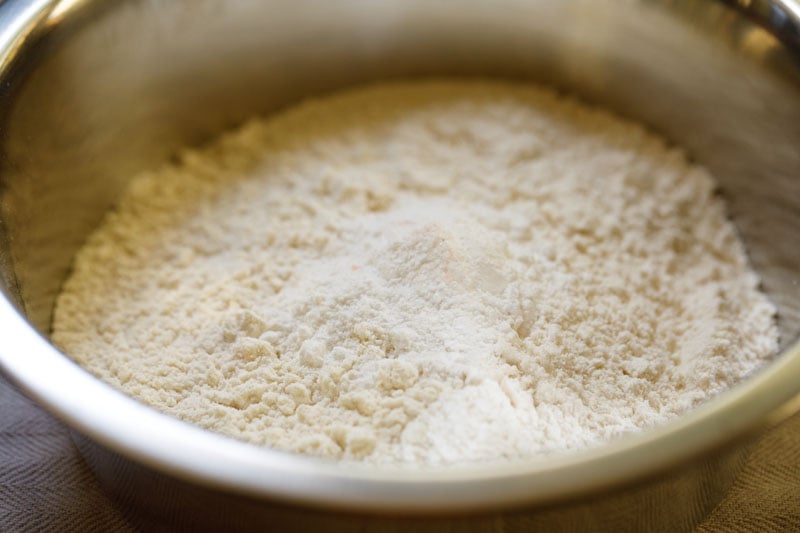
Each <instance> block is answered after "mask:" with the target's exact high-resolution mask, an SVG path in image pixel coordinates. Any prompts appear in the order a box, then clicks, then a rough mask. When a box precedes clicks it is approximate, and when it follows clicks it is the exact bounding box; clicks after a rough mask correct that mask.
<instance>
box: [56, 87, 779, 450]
mask: <svg viewBox="0 0 800 533" xmlns="http://www.w3.org/2000/svg"><path fill="white" fill-rule="evenodd" d="M774 314H775V309H774V307H773V306H772V305H771V304H770V303H769V302H768V301H767V299H766V298H765V296H763V295H762V294H761V293H760V292H759V291H758V279H757V277H756V275H755V274H753V273H752V272H751V270H750V269H749V266H748V262H747V258H746V255H745V252H744V250H743V247H742V245H741V243H740V242H739V240H738V239H737V236H736V234H735V231H734V229H733V227H732V225H731V223H730V222H728V221H727V220H726V218H725V212H724V207H723V204H722V202H721V201H720V200H719V199H718V198H717V197H715V194H714V183H713V181H712V179H711V178H710V177H709V175H708V174H707V173H706V171H705V170H703V169H702V168H700V167H698V166H695V165H693V164H691V163H689V162H687V160H686V157H685V155H684V154H683V153H682V152H681V151H679V150H677V149H674V148H670V147H668V146H666V144H665V143H664V141H662V140H661V139H659V138H657V137H655V136H653V135H651V134H649V133H647V132H646V131H645V130H644V129H643V128H642V127H640V126H637V125H635V124H631V123H629V122H626V121H623V120H621V119H619V118H616V117H614V116H612V115H611V114H609V113H607V112H604V111H601V110H597V109H593V108H589V107H586V106H584V105H582V104H579V103H577V102H575V101H572V100H570V99H567V98H562V97H559V96H557V95H556V94H555V93H553V92H550V91H547V90H544V89H539V88H535V87H530V86H518V85H512V84H505V83H492V82H480V83H479V82H455V81H454V82H413V83H396V84H388V85H380V86H373V87H369V88H365V89H360V90H354V91H351V92H345V93H341V94H338V95H335V96H332V97H328V98H325V99H321V100H317V101H311V102H308V103H304V104H302V105H300V106H298V107H296V108H294V109H291V110H289V111H286V112H284V113H282V114H279V115H277V116H275V117H272V118H269V119H266V120H255V121H253V122H251V123H249V124H247V125H246V126H245V127H243V128H241V129H240V130H239V131H236V132H234V133H231V134H229V135H227V136H225V137H223V138H222V139H220V140H219V141H217V142H216V143H214V144H213V145H211V146H208V147H207V148H204V149H202V150H197V151H187V152H186V153H184V154H183V155H182V157H181V158H180V162H178V163H175V164H172V165H169V166H166V167H164V168H161V169H159V170H157V171H155V172H152V173H149V174H145V175H142V176H140V177H138V178H137V179H135V180H134V181H133V182H132V184H131V187H130V189H129V191H128V192H127V194H126V195H125V196H124V198H123V199H122V201H121V203H120V205H119V207H118V209H117V210H115V211H114V212H112V213H110V214H109V215H108V217H107V218H106V220H105V222H104V224H103V225H102V226H101V227H100V228H99V229H98V230H97V231H96V232H95V233H94V235H92V237H91V238H90V239H89V241H88V243H87V244H86V246H85V247H84V248H83V249H82V250H81V252H80V253H79V254H78V256H77V259H76V262H75V265H74V272H73V274H72V276H71V277H70V279H69V280H68V281H67V282H66V285H65V286H64V290H63V293H62V294H61V296H60V298H59V299H58V304H57V308H56V314H55V322H54V332H53V339H54V341H55V342H56V343H57V345H58V346H60V347H61V348H62V349H63V350H64V351H65V352H66V353H68V354H70V355H71V356H72V357H73V358H74V359H75V360H76V361H78V362H79V363H80V364H82V365H84V366H85V367H87V368H88V369H89V370H90V371H92V372H93V373H95V374H96V375H98V376H99V377H101V378H102V379H104V380H106V381H108V382H110V383H111V384H113V385H115V386H116V387H119V388H120V389H122V390H124V391H126V392H127V393H129V394H131V395H133V396H134V397H136V398H138V399H140V400H142V401H144V402H146V403H147V404H150V405H151V406H153V407H156V408H157V409H159V410H162V411H164V412H166V413H169V414H172V415H174V416H177V417H179V418H182V419H184V420H187V421H190V422H193V423H195V424H198V425H200V426H203V427H205V428H208V429H211V430H214V431H218V432H221V433H224V434H226V435H230V436H232V437H235V438H239V439H244V440H247V441H251V442H254V443H257V444H262V445H267V446H271V447H274V448H278V449H281V450H288V451H293V452H298V453H304V454H312V455H318V456H326V457H330V458H336V459H339V460H344V461H359V462H368V463H381V464H416V465H441V464H454V463H467V462H475V461H497V460H504V459H506V460H507V459H513V458H519V457H529V456H534V455H538V454H544V453H550V452H557V451H567V450H575V449H580V448H585V447H588V446H593V445H597V444H599V443H602V442H604V441H606V440H608V439H610V438H612V437H614V436H617V435H620V434H622V433H626V432H631V431H636V430H640V429H642V428H645V427H649V426H652V425H654V424H659V423H662V422H664V421H667V420H669V419H671V418H673V417H675V416H676V415H678V414H680V413H682V412H684V411H686V410H687V409H689V408H691V407H692V406H694V405H696V404H697V403H698V402H701V401H702V400H704V399H706V398H708V397H709V396H711V395H713V394H715V393H717V392H719V391H721V390H723V389H724V388H726V387H728V386H730V385H731V384H732V383H734V382H735V381H737V380H739V379H740V378H742V377H743V376H745V375H746V374H748V373H749V372H751V371H752V370H753V369H754V368H755V367H757V366H758V365H759V364H760V363H761V362H763V361H764V360H766V359H767V358H769V356H771V355H772V354H773V353H774V352H775V350H776V348H777V330H776V327H775V324H774Z"/></svg>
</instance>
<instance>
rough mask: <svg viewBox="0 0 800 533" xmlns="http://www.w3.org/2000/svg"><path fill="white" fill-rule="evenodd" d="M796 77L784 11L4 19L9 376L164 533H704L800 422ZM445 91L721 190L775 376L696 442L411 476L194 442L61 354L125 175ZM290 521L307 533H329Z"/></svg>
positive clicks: (719, 405)
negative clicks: (274, 530)
mask: <svg viewBox="0 0 800 533" xmlns="http://www.w3.org/2000/svg"><path fill="white" fill-rule="evenodd" d="M799 51H800V8H798V6H797V4H795V3H792V2H789V0H772V1H766V0H739V1H738V2H737V1H733V0H731V1H728V2H720V1H709V0H672V1H668V0H663V1H656V0H650V1H647V0H629V1H625V2H622V1H611V0H608V1H598V0H595V1H582V0H562V1H555V0H528V1H523V0H519V1H512V0H505V1H496V2H480V1H474V0H461V1H455V0H453V1H447V0H441V1H437V2H431V1H424V0H386V1H377V0H335V1H330V2H327V1H326V2H322V1H316V0H263V1H260V0H239V1H223V0H191V1H190V0H172V1H169V2H167V1H158V0H116V1H113V2H109V1H106V2H101V1H99V0H98V1H92V0H61V1H58V0H5V1H4V2H2V3H0V82H1V83H0V132H2V134H1V135H0V153H2V159H0V162H1V164H2V167H0V194H1V196H0V201H1V203H0V208H1V211H0V213H1V215H2V216H0V280H2V283H1V284H0V289H2V292H3V297H0V332H1V333H0V368H2V371H3V372H4V373H5V374H6V375H7V376H9V377H10V378H11V379H12V380H13V381H14V382H15V383H16V384H17V385H18V386H19V387H20V388H21V389H22V390H24V391H26V392H27V393H28V394H29V395H30V396H31V397H33V398H35V399H36V400H37V401H38V402H39V403H40V404H41V405H42V406H44V407H45V408H46V409H48V410H49V411H50V412H52V413H53V414H55V415H56V416H58V417H59V418H61V419H62V420H64V421H66V422H67V423H68V424H69V425H70V426H71V427H72V428H73V429H74V430H75V435H76V442H77V443H78V446H79V448H80V449H81V451H82V452H83V454H84V456H85V457H86V459H87V462H88V463H89V464H90V465H91V466H92V467H93V468H94V469H95V471H96V472H97V474H98V476H99V477H100V479H101V480H102V481H104V482H105V484H106V485H107V486H108V487H109V489H110V490H112V491H113V492H114V494H116V495H117V496H118V497H120V498H123V499H125V500H126V501H127V502H128V503H129V504H131V505H134V506H139V507H140V508H144V509H149V510H150V511H151V512H154V513H159V514H161V515H162V516H164V515H168V517H169V518H168V519H167V520H169V521H170V522H169V523H171V524H177V523H188V524H194V525H195V526H198V525H206V526H213V525H222V524H227V525H229V526H232V525H236V526H239V527H241V528H245V529H246V528H247V527H249V526H253V525H254V524H258V523H259V521H263V520H264V519H265V517H266V516H269V517H271V518H270V519H271V520H274V519H275V518H274V517H275V516H276V514H275V512H276V511H275V509H276V507H275V506H274V505H273V504H272V503H271V502H273V501H283V502H294V503H295V504H303V505H308V506H311V507H316V508H328V509H331V508H335V509H339V510H343V509H344V510H349V511H356V512H362V513H365V512H387V511H388V512H394V513H426V512H427V513H431V512H434V513H441V512H477V511H489V510H497V509H499V508H502V507H510V506H525V509H526V510H525V513H526V515H525V516H526V517H528V518H526V520H529V522H526V523H529V524H530V525H531V526H534V525H540V526H545V525H548V524H550V525H552V524H560V525H562V526H563V525H564V524H578V525H580V524H582V525H584V526H586V525H591V524H592V523H594V522H593V521H594V520H596V519H597V518H598V517H600V516H602V517H603V519H604V520H605V521H606V523H608V521H611V522H613V521H614V520H616V523H617V524H618V525H621V526H632V525H633V526H636V525H637V524H638V525H642V524H644V522H636V521H635V520H644V519H645V518H641V517H646V518H647V520H650V522H647V524H649V525H651V526H652V525H653V524H659V525H660V526H661V527H664V528H671V527H674V526H686V525H687V524H691V523H693V522H694V521H696V520H697V519H698V518H699V517H701V516H702V515H703V513H704V512H705V511H707V510H708V508H709V507H710V506H711V505H713V503H714V502H715V501H717V499H718V498H719V496H720V494H721V493H722V491H724V489H725V487H726V486H727V484H728V483H729V482H730V479H731V478H732V476H733V475H734V473H735V471H736V468H737V466H738V465H739V464H741V458H742V454H743V450H744V449H745V444H746V442H747V439H746V436H748V435H753V434H754V432H755V431H757V430H759V429H762V428H764V427H765V426H767V425H769V424H771V423H774V422H776V421H778V420H780V419H781V418H783V417H785V416H786V415H787V414H789V413H792V412H794V411H795V410H797V408H798V407H799V406H800V403H799V402H798V400H797V394H798V392H799V391H800V347H798V344H797V343H796V342H795V341H796V339H797V336H798V331H800V284H798V264H800V246H798V244H800V243H798V235H799V234H800V179H798V176H797V173H798V170H800V68H799V67H798V65H800V62H798V57H799V56H798V53H799ZM430 75H437V76H443V75H447V76H475V75H479V76H496V77H511V78H518V79H531V80H536V81H542V82H546V83H550V84H553V85H555V86H557V87H559V88H561V89H563V90H565V91H569V92H571V93H574V94H577V95H578V96H579V97H581V98H583V99H585V100H588V101H591V102H596V103H599V104H602V105H606V106H608V107H610V108H613V109H615V110H617V111H618V112H619V113H621V114H623V115H627V116H630V117H633V118H636V119H638V120H641V121H643V122H645V123H647V124H649V125H650V126H651V127H652V128H653V129H655V130H657V131H659V132H661V133H662V134H664V135H666V136H667V137H668V138H670V139H672V140H673V141H675V142H676V143H680V144H681V145H684V146H685V147H687V149H688V150H689V151H690V153H691V154H692V156H693V157H694V158H696V159H697V160H698V161H701V162H702V163H704V164H705V165H707V166H708V167H709V168H710V169H711V170H712V171H713V172H714V173H715V175H716V176H717V178H718V179H719V181H720V184H721V188H722V194H723V195H724V196H725V197H726V198H727V200H728V203H729V207H730V211H731V214H732V217H733V219H734V221H735V222H736V224H737V226H738V228H739V230H740V232H741V234H742V237H743V238H744V240H745V241H746V243H747V246H748V249H749V252H750V254H751V258H752V261H753V264H754V265H755V267H756V269H757V270H758V271H759V273H760V274H761V275H762V277H763V281H764V289H765V290H766V291H767V293H768V294H769V295H770V297H771V298H772V299H773V301H774V302H775V303H776V304H777V305H778V307H779V308H780V331H781V335H782V353H781V354H780V355H779V356H777V357H776V358H775V360H774V362H772V363H771V364H769V365H768V366H767V367H765V368H764V369H763V370H761V371H759V372H758V373H756V374H755V375H753V376H752V377H750V378H749V379H747V380H746V381H744V382H743V383H741V384H740V385H738V386H737V387H735V388H734V389H733V390H731V391H729V392H727V393H725V394H723V395H721V396H719V397H718V398H716V399H714V400H713V401H710V402H708V403H706V404H704V405H703V406H701V407H700V408H698V409H697V410H695V411H694V412H692V413H690V414H688V415H687V416H685V417H683V418H681V419H680V420H678V421H676V422H674V423H672V424H669V425H666V426H664V427H660V428H657V429H654V430H651V431H647V432H644V433H641V434H638V435H634V436H630V437H627V438H624V439H620V440H618V441H616V442H613V443H611V444H609V445H607V446H604V447H602V448H599V449H594V450H589V451H585V452H582V453H575V454H572V455H565V456H556V457H549V458H547V459H544V460H541V459H540V460H529V461H522V462H518V463H515V464H512V465H505V466H497V465H487V466H475V467H469V468H467V467H463V468H452V469H427V470H403V471H398V470H390V469H372V470H366V469H364V470H362V469H358V468H343V467H340V466H337V465H335V464H328V463H324V462H320V461H316V460H312V459H308V458H304V457H298V456H291V455H287V454H283V453H278V452H275V451H271V450H267V449H260V448H257V447H254V446H250V445H246V444H243V443H239V442H235V441H232V440H229V439H226V438H223V437H221V436H218V435H215V434H212V433H209V432H205V431H202V430H200V429H196V428H194V427H191V426H189V425H187V424H184V423H181V422H178V421H176V420H174V419H171V418H168V417H166V416H163V415H161V414H158V413H157V412H155V411H153V410H151V409H149V408H146V407H144V406H143V405H141V404H138V403H136V402H135V401H133V400H131V399H128V398H127V397H125V396H124V395H122V394H120V393H118V392H116V391H114V390H113V389H112V388H110V387H108V386H107V385H105V384H103V383H101V382H100V381H98V380H96V379H95V378H93V377H92V376H90V375H89V374H87V373H86V372H84V371H83V370H82V369H80V368H79V367H77V366H76V365H75V364H73V363H72V362H70V360H69V359H67V358H66V357H64V356H63V355H62V354H60V353H59V352H58V351H57V350H56V349H54V348H53V346H51V344H50V343H49V342H48V337H47V334H48V327H49V322H50V317H51V312H52V307H53V301H54V298H55V295H56V294H57V291H58V290H59V286H60V284H61V283H62V281H63V280H64V278H65V276H66V275H67V273H68V272H69V268H70V262H71V258H72V256H73V254H74V252H75V250H76V249H77V248H78V247H79V246H80V245H81V243H82V242H83V241H84V239H85V238H86V236H87V234H88V232H90V231H91V230H92V228H93V227H95V226H96V224H97V223H98V221H99V220H100V219H101V217H102V215H103V213H104V212H105V211H106V210H107V209H109V208H110V207H111V206H113V204H114V202H115V200H116V198H117V197H118V195H119V192H120V190H121V189H122V188H123V187H124V186H125V183H126V180H127V179H128V178H129V177H130V176H131V175H132V174H134V173H135V172H137V171H139V170H141V169H144V168H147V167H153V166H155V165H157V164H158V163H159V162H161V161H163V160H164V159H165V158H167V157H169V156H170V154H173V153H174V152H175V150H176V149H177V148H178V147H179V146H182V145H185V144H194V143H200V142H203V141H204V140H206V139H209V138H211V137H212V136H213V135H215V134H216V133H217V132H219V131H221V130H222V129H224V128H228V127H232V126H234V125H236V124H238V123H240V122H241V121H243V120H244V119H245V118H246V117H248V116H249V115H251V114H253V113H268V112H270V111H272V110H274V109H276V108H278V107H280V106H284V105H287V104H289V103H291V102H294V101H297V100H298V99H301V98H303V97H306V96H308V95H312V94H317V93H321V92H323V91H328V90H332V89H336V88H340V87H343V86H347V85H351V84H355V83H360V82H366V81H370V80H376V79H386V78H393V77H415V76H417V77H418V76H430ZM598 186H602V184H598ZM556 504H558V505H556ZM281 509H282V510H281V511H280V512H281V513H285V514H281V515H280V516H289V517H292V516H294V517H295V518H297V519H298V520H301V521H305V522H303V523H306V524H310V523H314V522H313V520H315V518H314V517H317V516H323V517H325V516H328V517H329V516H330V515H327V514H322V515H317V514H314V513H308V512H305V511H300V510H296V509H293V508H281ZM621 509H623V510H629V511H631V510H632V511H634V512H633V513H629V514H626V513H625V512H622V511H621ZM612 511H613V512H612ZM676 513H678V514H676ZM637 517H639V518H637ZM287 520H288V519H287ZM364 520H368V519H364ZM370 520H377V519H375V518H373V519H370ZM482 520H489V519H488V518H486V517H484V518H482ZM631 520H634V521H631ZM286 523H289V522H286ZM365 523H367V522H365ZM623 529H625V527H623Z"/></svg>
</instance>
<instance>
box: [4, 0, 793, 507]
mask: <svg viewBox="0 0 800 533" xmlns="http://www.w3.org/2000/svg"><path fill="white" fill-rule="evenodd" d="M82 3H85V2H83V1H82V0H77V1H74V0H73V1H72V2H65V3H62V2H60V1H59V0H12V1H7V2H5V3H3V5H2V6H1V8H0V23H4V24H0V28H3V29H2V30H0V75H2V74H4V73H5V71H6V70H7V69H8V67H9V65H10V64H11V62H12V61H13V59H14V56H15V53H16V51H17V50H18V49H19V48H20V47H21V46H22V45H24V44H25V39H26V37H27V36H29V35H30V34H31V32H33V31H35V30H36V29H37V28H39V27H41V26H42V25H43V24H46V23H48V21H49V23H51V24H52V17H54V16H56V15H58V17H63V16H64V15H65V10H68V9H70V8H69V7H68V8H64V7H63V6H64V5H65V4H71V5H73V7H74V6H76V5H78V4H82ZM771 3H772V4H774V5H775V6H778V7H784V8H785V9H787V10H789V11H790V13H792V14H793V16H794V17H795V18H794V22H795V24H796V27H798V28H800V23H798V21H800V7H799V6H798V5H797V4H792V5H790V6H789V7H786V2H785V1H784V0H775V1H772V2H771ZM58 8H61V9H62V11H60V12H59V11H57V10H58ZM0 324H3V333H2V335H0V372H2V373H3V374H4V375H6V376H7V377H8V378H9V379H10V380H11V381H12V382H13V383H15V384H16V385H17V386H18V387H19V388H20V389H21V390H23V391H24V392H25V393H27V394H28V395H29V396H30V397H31V398H33V399H34V400H35V401H36V402H38V403H39V404H40V405H41V406H43V407H44V408H45V409H46V410H48V411H49V412H50V413H52V414H53V415H55V416H56V417H58V418H59V419H61V420H62V421H64V422H66V423H67V424H68V425H69V426H70V427H71V428H73V429H75V430H77V431H78V432H80V433H81V434H83V435H85V436H87V437H89V438H90V439H91V440H93V441H94V442H96V443H98V444H100V445H102V446H104V447H106V448H108V449H110V450H112V451H113V452H116V453H118V454H120V455H121V456H123V457H125V458H127V459H130V460H133V461H135V462H137V463H140V464H142V465H144V466H146V467H148V468H152V469H154V470H156V471H159V472H162V473H166V474H168V475H171V476H174V477H176V478H179V479H181V480H184V481H189V482H193V483H196V484H199V485H202V486H206V487H209V488H215V489H220V490H224V491H228V492H233V493H238V494H245V495H249V496H253V497H256V498H269V499H277V500H284V501H290V502H296V503H306V504H314V505H319V506H324V507H330V508H349V509H359V510H361V511H365V510H366V511H387V510H389V511H399V512H442V511H447V510H451V511H457V510H462V511H463V510H481V509H490V508H499V507H508V506H514V505H521V504H533V505H538V504H545V503H552V502H554V501H560V500H564V499H567V498H575V497H577V496H582V495H588V494H590V493H596V492H599V491H601V490H607V489H610V488H615V487H619V486H622V485H627V484H630V483H633V482H634V481H639V480H641V479H643V478H646V477H652V476H655V475H657V474H659V473H663V472H665V471H667V470H668V469H670V468H674V467H676V466H679V465H684V464H687V463H689V462H690V461H691V460H696V459H699V458H702V457H703V456H705V455H708V454H710V453H712V452H713V451H714V450H717V449H719V448H720V447H721V446H723V445H725V444H730V443H731V442H733V441H734V440H736V439H738V438H742V437H743V436H745V435H751V434H753V433H754V432H755V431H757V430H759V429H761V428H763V427H765V426H767V425H770V424H774V423H777V422H779V421H781V420H783V419H784V418H786V417H788V416H790V415H791V414H793V413H795V412H797V411H799V410H800V341H795V342H794V344H792V345H791V346H789V347H787V348H786V349H784V350H783V352H782V353H780V354H778V355H777V356H776V357H775V359H774V360H773V361H772V362H770V363H769V364H767V365H765V366H764V367H763V368H762V369H761V370H759V371H758V372H756V373H755V374H754V375H752V376H751V377H749V378H747V379H745V380H744V381H742V382H741V383H739V384H737V385H736V386H735V387H733V388H731V389H730V390H727V391H725V392H723V393H721V394H719V395H718V396H716V397H714V398H712V399H711V400H709V401H708V402H706V403H704V404H702V405H701V406H699V407H697V408H695V409H693V410H692V411H691V412H689V413H687V414H686V415H685V416H682V417H680V418H679V419H677V420H674V421H672V422H669V423H666V424H664V425H661V426H658V427H656V428H653V429H650V430H647V431H643V432H639V433H635V434H631V435H628V436H625V437H621V438H619V439H616V440H614V441H612V442H611V443H608V444H606V445H603V446H600V447H597V448H591V449H588V450H583V451H577V452H573V453H569V454H563V455H553V456H547V457H540V458H533V459H526V460H518V461H513V462H509V463H504V464H486V465H483V464H480V465H465V466H455V467H428V468H419V469H413V470H412V469H408V468H405V469H403V468H399V467H386V468H375V467H366V466H364V467H361V466H358V465H352V464H337V463H333V462H326V461H323V460H320V459H314V458H309V457H303V456H299V455H294V454H290V453H286V452H280V451H276V450H271V449H268V448H263V447H258V446H255V445H251V444H247V443H244V442H240V441H236V440H234V439H231V438H228V437H225V436H222V435H219V434H215V433H212V432H210V431H207V430H203V429H200V428H198V427H195V426H192V425H190V424H188V423H185V422H181V421H179V420H177V419H174V418H172V417H169V416H167V415H164V414H161V413H159V412H158V411H156V410H154V409H152V408H150V407H147V406H145V405H144V404H142V403H139V402H138V401H136V400H134V399H132V398H130V397H128V396H125V395H124V394H123V393H121V392H119V391H117V390H116V389H114V388H112V387H111V386H110V385H107V384H106V383H104V382H102V381H100V380H99V379H97V378H95V377H94V376H92V375H91V374H90V373H89V372H87V371H86V370H84V369H83V368H81V367H80V366H78V365H77V364H76V363H74V362H73V361H72V360H70V359H69V358H68V357H67V356H65V355H64V354H62V353H61V352H59V351H58V350H57V349H56V348H55V347H54V346H53V345H52V344H50V342H49V341H48V340H47V339H46V338H45V337H44V336H43V335H41V334H40V333H38V332H37V331H36V330H35V329H34V328H33V327H32V326H31V325H30V324H29V323H28V322H27V321H26V319H25V318H24V317H23V316H22V314H21V313H20V312H19V311H18V310H17V309H16V307H15V306H14V305H13V304H12V302H11V301H10V300H9V299H8V298H7V297H6V296H5V295H2V294H0ZM98 406H102V408H98Z"/></svg>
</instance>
